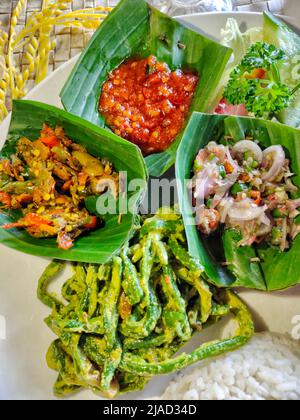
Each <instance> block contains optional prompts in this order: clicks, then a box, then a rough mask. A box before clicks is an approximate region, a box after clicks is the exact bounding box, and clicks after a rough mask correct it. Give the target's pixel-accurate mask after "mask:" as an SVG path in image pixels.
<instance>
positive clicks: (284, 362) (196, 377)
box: [157, 333, 300, 400]
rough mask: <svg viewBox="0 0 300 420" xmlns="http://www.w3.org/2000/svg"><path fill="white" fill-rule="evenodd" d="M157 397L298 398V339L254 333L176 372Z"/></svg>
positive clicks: (299, 376)
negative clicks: (230, 349)
mask: <svg viewBox="0 0 300 420" xmlns="http://www.w3.org/2000/svg"><path fill="white" fill-rule="evenodd" d="M157 399H162V400H300V343H299V341H295V340H294V341H293V340H291V339H290V338H289V337H288V336H285V335H279V334H267V333H265V334H257V335H256V336H255V337H254V338H253V339H252V340H251V342H250V343H249V344H248V345H246V346H245V347H243V348H241V349H240V350H237V351H236V352H233V353H229V354H227V355H224V356H221V357H219V358H215V359H210V360H208V361H204V362H201V363H199V364H198V365H196V367H194V368H193V370H191V371H189V373H186V374H183V373H181V374H179V375H178V376H177V378H176V380H175V381H173V382H171V383H170V384H169V386H168V388H167V389H166V391H165V393H164V394H163V395H162V396H161V397H160V398H157Z"/></svg>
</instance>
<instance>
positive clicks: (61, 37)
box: [0, 0, 286, 73]
mask: <svg viewBox="0 0 300 420" xmlns="http://www.w3.org/2000/svg"><path fill="white" fill-rule="evenodd" d="M118 1H119V0H73V2H72V5H71V6H70V8H71V9H73V10H77V9H82V8H89V7H95V6H110V7H114V6H115V5H116V4H117V3H118ZM285 1H286V0H268V1H266V0H264V1H262V0H234V5H235V8H236V9H237V10H240V11H249V10H250V11H262V10H266V9H268V10H271V11H272V12H275V13H280V12H282V9H283V5H284V2H285ZM16 3H17V0H0V28H2V29H4V30H6V31H8V30H9V25H10V18H11V13H12V10H13V9H14V7H15V5H16ZM42 5H43V0H26V3H25V11H24V13H23V15H22V16H21V19H20V20H19V25H18V28H17V30H20V29H21V28H22V25H24V23H25V22H26V21H27V19H28V17H29V16H30V15H31V14H32V12H34V11H39V10H41V7H42ZM54 36H55V40H56V47H55V49H54V50H53V51H52V52H51V56H50V62H49V73H51V72H52V71H53V70H55V69H57V68H58V67H59V66H60V65H62V64H63V63H65V62H66V61H68V60H69V59H70V58H71V57H73V56H74V55H76V54H78V53H80V51H82V49H83V47H84V46H85V45H86V43H87V42H88V40H89V38H90V36H91V33H89V32H87V31H83V30H81V29H78V28H72V29H70V28H68V29H63V30H62V29H61V28H60V29H59V30H56V31H55V34H54ZM15 58H16V63H18V64H19V65H20V66H21V67H22V66H24V65H26V62H23V60H22V52H20V53H16V56H15Z"/></svg>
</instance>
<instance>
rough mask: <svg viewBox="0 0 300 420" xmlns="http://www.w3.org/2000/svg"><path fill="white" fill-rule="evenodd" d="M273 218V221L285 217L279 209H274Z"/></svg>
mask: <svg viewBox="0 0 300 420" xmlns="http://www.w3.org/2000/svg"><path fill="white" fill-rule="evenodd" d="M273 217H275V219H282V218H284V217H285V215H284V214H283V213H282V212H281V211H280V209H275V210H274V211H273Z"/></svg>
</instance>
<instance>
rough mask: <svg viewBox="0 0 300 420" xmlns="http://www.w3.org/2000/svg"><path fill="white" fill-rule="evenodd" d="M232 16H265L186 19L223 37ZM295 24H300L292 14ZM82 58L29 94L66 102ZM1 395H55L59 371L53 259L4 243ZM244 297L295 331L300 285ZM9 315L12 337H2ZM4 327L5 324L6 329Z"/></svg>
mask: <svg viewBox="0 0 300 420" xmlns="http://www.w3.org/2000/svg"><path fill="white" fill-rule="evenodd" d="M228 17H235V18H237V19H238V21H239V23H240V24H241V25H242V27H243V29H246V28H250V27H253V26H260V25H261V23H262V17H261V15H260V14H255V13H230V14H228V13H217V14H216V13H215V14H200V15H194V16H185V17H183V18H181V19H183V20H185V21H186V22H188V23H189V24H191V25H194V26H196V27H197V28H201V30H202V32H204V33H206V34H208V35H210V36H212V37H214V38H218V34H219V33H220V29H221V28H222V27H224V26H225V23H226V19H227V18H228ZM292 23H293V24H296V22H294V21H293V20H292ZM75 62H76V58H74V59H72V60H70V62H68V63H67V64H65V65H64V66H62V67H61V68H59V69H58V70H57V71H56V72H55V73H54V74H52V75H51V76H50V77H48V78H47V79H46V80H45V81H44V82H42V83H41V84H40V85H39V86H38V87H36V88H35V89H34V90H33V91H31V93H30V94H29V95H28V96H27V98H28V99H33V100H37V101H41V102H45V103H48V104H51V105H56V106H60V107H61V103H60V100H59V92H60V90H61V88H62V86H63V85H64V83H65V81H66V79H67V77H68V75H69V74H70V71H71V70H72V68H73V66H74V64H75ZM8 124H9V121H8V119H7V120H6V121H5V122H4V123H3V124H2V125H1V126H0V146H2V144H3V142H4V141H5V138H6V133H7V129H8ZM0 253H1V264H0V288H1V289H0V399H54V397H53V394H52V385H53V383H54V381H55V379H56V373H55V372H51V371H50V370H49V369H48V367H47V366H46V362H45V354H46V351H47V349H48V346H49V344H50V342H51V341H52V340H53V338H54V336H53V334H52V333H51V332H50V331H49V330H48V328H47V327H46V326H45V325H44V323H43V319H44V318H45V317H46V316H47V315H48V314H49V310H48V308H46V307H45V306H43V305H42V304H41V303H40V302H39V301H38V299H37V298H36V287H37V281H38V278H39V276H40V275H41V273H42V272H43V269H44V268H45V266H46V265H47V263H48V261H47V260H45V259H43V258H38V257H32V256H28V255H25V254H22V253H19V252H16V251H13V250H11V249H9V248H6V247H4V246H0ZM274 268H275V267H274ZM242 296H243V298H244V299H245V300H246V302H247V303H248V304H249V305H250V307H251V308H252V309H253V312H254V313H255V314H256V319H257V326H258V329H259V330H260V331H261V330H269V331H273V332H288V333H290V332H291V331H292V328H293V325H292V319H293V317H294V316H295V315H300V287H296V288H294V289H291V290H289V291H287V292H283V293H273V294H266V293H257V292H248V291H245V292H242ZM4 319H5V321H6V333H7V335H6V340H2V339H1V335H2V333H3V332H4V331H3V324H4ZM1 328H2V329H1ZM220 333H221V328H220V326H218V327H217V328H216V327H214V328H213V329H211V330H209V331H207V332H205V333H204V334H202V335H201V336H200V337H199V336H198V337H197V338H195V339H194V341H195V340H196V341H198V344H199V340H201V341H202V340H205V339H211V338H212V337H213V336H214V337H215V336H216V335H219V334H220ZM169 379H170V377H160V378H156V379H154V380H153V381H152V382H151V383H150V384H149V385H148V386H147V388H146V389H145V391H144V392H141V393H138V394H130V395H129V396H128V397H127V398H128V399H141V398H151V397H152V396H154V395H159V393H160V392H161V391H162V390H163V389H164V387H165V386H166V384H167V383H168V381H169ZM97 398H98V397H95V396H94V395H93V394H92V393H91V392H88V391H87V392H81V393H79V394H78V395H76V396H74V397H72V399H97Z"/></svg>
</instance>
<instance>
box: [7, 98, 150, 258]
mask: <svg viewBox="0 0 300 420" xmlns="http://www.w3.org/2000/svg"><path fill="white" fill-rule="evenodd" d="M125 156H126V159H124V157H125ZM124 172H127V180H128V183H127V186H126V187H123V184H124V185H126V184H125V183H123V182H121V181H122V178H121V173H124ZM147 177H148V175H147V169H146V166H145V163H144V160H143V157H142V154H141V152H140V150H139V149H138V148H137V147H136V146H135V145H133V144H131V143H128V142H126V141H124V140H122V139H121V138H119V137H117V136H116V135H114V134H113V133H110V132H108V131H106V130H104V129H102V128H99V127H96V126H93V125H92V124H91V123H89V122H86V121H84V120H82V119H81V118H79V117H76V116H72V115H70V114H68V113H66V112H65V111H62V110H60V109H57V108H54V107H52V106H49V105H45V104H41V103H38V102H31V101H15V102H14V106H13V112H12V118H11V124H10V128H9V133H8V137H7V140H6V142H5V144H4V147H3V149H2V151H1V154H0V202H1V212H0V243H2V244H4V245H6V246H8V247H11V248H13V249H16V250H17V251H21V252H25V253H28V254H33V255H37V256H44V257H48V258H56V259H63V260H70V261H79V262H85V263H96V262H97V263H105V262H106V261H107V260H109V259H110V258H111V256H112V255H114V254H115V253H117V252H118V251H119V250H120V249H121V247H122V246H123V245H124V243H125V242H126V240H127V239H128V237H129V236H130V234H131V231H132V228H133V226H134V220H135V217H136V212H137V210H138V206H139V203H140V200H141V199H142V197H143V195H144V191H145V188H146V185H147ZM132 180H135V181H136V180H139V181H140V184H139V187H138V188H137V190H136V191H133V192H130V191H129V187H128V186H129V183H130V182H131V181H132ZM100 197H101V202H100V201H99V198H100ZM121 204H122V208H121ZM124 204H126V211H125V206H124Z"/></svg>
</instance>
